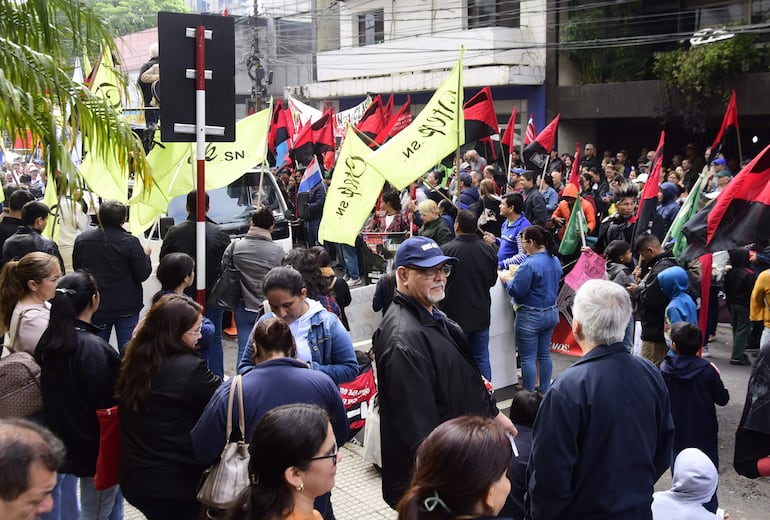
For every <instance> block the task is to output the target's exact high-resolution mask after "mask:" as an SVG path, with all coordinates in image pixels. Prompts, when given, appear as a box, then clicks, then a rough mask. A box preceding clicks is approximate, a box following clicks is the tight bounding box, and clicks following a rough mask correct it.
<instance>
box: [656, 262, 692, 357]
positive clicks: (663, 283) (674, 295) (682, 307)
mask: <svg viewBox="0 0 770 520" xmlns="http://www.w3.org/2000/svg"><path fill="white" fill-rule="evenodd" d="M687 282H688V279H687V271H685V270H684V268H683V267H679V266H678V265H674V266H671V267H667V268H666V269H664V270H663V271H661V273H660V274H659V275H658V283H659V284H660V289H661V290H662V291H663V294H664V295H665V296H666V298H668V305H666V311H665V326H664V329H663V330H664V336H665V338H666V343H667V344H668V343H669V342H670V341H671V337H670V331H671V327H673V325H674V324H675V323H679V322H682V321H685V322H687V323H692V324H693V325H695V326H696V327H697V326H698V309H697V308H696V307H695V301H694V300H693V299H692V297H691V296H690V295H689V294H687Z"/></svg>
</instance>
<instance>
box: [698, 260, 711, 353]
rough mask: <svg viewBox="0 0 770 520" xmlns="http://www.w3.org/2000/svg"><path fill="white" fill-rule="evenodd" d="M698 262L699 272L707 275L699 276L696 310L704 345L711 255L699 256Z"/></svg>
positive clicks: (707, 321) (709, 288) (706, 336)
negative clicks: (698, 305)
mask: <svg viewBox="0 0 770 520" xmlns="http://www.w3.org/2000/svg"><path fill="white" fill-rule="evenodd" d="M698 260H699V261H700V268H701V270H700V272H701V273H707V274H706V276H703V275H702V274H701V277H700V294H701V297H700V309H699V310H698V328H699V329H700V331H701V334H702V335H703V343H706V340H707V339H708V334H707V332H706V329H707V328H708V323H709V300H710V298H709V292H710V291H711V276H710V274H709V273H711V264H712V263H713V260H714V258H713V256H712V255H711V254H708V255H701V257H700V258H699V259H698Z"/></svg>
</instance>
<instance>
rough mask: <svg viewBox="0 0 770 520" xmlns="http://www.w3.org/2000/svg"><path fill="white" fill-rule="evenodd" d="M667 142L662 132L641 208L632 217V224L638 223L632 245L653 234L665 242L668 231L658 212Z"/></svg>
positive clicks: (640, 201) (640, 202)
mask: <svg viewBox="0 0 770 520" xmlns="http://www.w3.org/2000/svg"><path fill="white" fill-rule="evenodd" d="M665 140H666V132H663V131H661V132H660V141H658V148H657V149H656V150H655V158H654V159H653V160H652V167H651V168H650V174H649V176H648V178H647V183H645V185H644V190H642V196H641V197H640V199H639V208H638V209H637V211H636V215H635V216H634V217H632V220H631V222H636V227H635V228H634V239H633V240H632V242H631V243H632V245H633V244H635V243H636V238H637V237H639V236H641V235H644V234H647V233H652V234H654V235H655V236H657V237H658V238H660V239H661V241H662V240H663V237H664V236H665V234H666V231H667V230H666V229H663V230H661V229H660V225H659V223H660V222H661V221H660V218H659V217H658V212H657V211H656V209H657V207H658V191H659V190H660V188H659V185H660V170H661V167H662V166H663V145H664V143H665Z"/></svg>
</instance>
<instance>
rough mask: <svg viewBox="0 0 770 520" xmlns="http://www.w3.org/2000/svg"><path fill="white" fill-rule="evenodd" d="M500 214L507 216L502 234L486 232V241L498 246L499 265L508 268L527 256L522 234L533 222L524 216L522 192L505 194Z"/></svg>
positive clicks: (501, 230)
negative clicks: (496, 234)
mask: <svg viewBox="0 0 770 520" xmlns="http://www.w3.org/2000/svg"><path fill="white" fill-rule="evenodd" d="M500 215H501V216H502V217H504V218H505V222H503V225H502V228H501V229H500V236H499V237H496V236H494V235H493V234H492V233H489V232H485V233H484V241H485V242H486V243H487V244H489V245H496V246H497V247H498V249H497V266H498V267H499V268H500V269H508V268H509V267H510V266H512V265H518V264H520V263H522V262H523V261H524V260H525V259H526V258H527V253H526V251H524V246H523V243H522V238H521V234H522V233H523V232H524V230H525V229H527V228H528V227H529V226H531V225H532V224H530V222H529V220H527V217H525V216H524V197H522V196H521V194H520V193H506V194H505V195H503V200H502V201H501V202H500Z"/></svg>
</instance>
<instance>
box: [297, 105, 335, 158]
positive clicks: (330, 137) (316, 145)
mask: <svg viewBox="0 0 770 520" xmlns="http://www.w3.org/2000/svg"><path fill="white" fill-rule="evenodd" d="M333 121H334V115H333V114H332V111H331V109H329V110H327V111H326V112H324V114H323V115H322V116H321V117H320V118H319V119H318V121H316V122H315V123H310V124H307V125H305V126H303V127H302V129H300V131H299V132H298V133H297V135H296V136H295V138H294V146H293V148H292V150H291V152H290V155H291V157H292V158H293V159H294V160H295V161H296V162H298V163H301V164H309V163H310V160H311V159H312V158H313V155H316V154H319V155H320V154H322V153H324V152H328V151H330V150H332V151H333V150H334V128H333V127H332V124H333Z"/></svg>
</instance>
